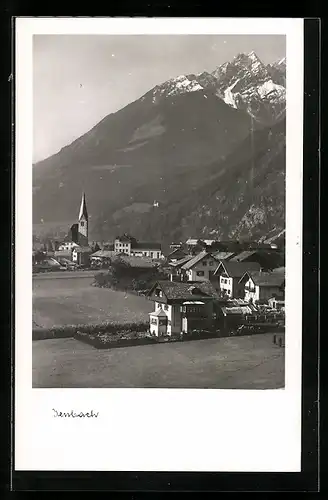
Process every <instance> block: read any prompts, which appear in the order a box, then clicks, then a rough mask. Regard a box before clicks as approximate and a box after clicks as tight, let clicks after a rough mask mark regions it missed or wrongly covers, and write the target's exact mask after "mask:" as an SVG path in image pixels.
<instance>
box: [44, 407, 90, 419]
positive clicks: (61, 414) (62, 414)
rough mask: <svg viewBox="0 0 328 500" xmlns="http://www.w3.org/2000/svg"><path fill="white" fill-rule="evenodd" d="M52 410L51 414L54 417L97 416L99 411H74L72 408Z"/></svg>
mask: <svg viewBox="0 0 328 500" xmlns="http://www.w3.org/2000/svg"><path fill="white" fill-rule="evenodd" d="M52 411H53V413H54V414H53V416H54V417H61V418H97V417H98V415H99V411H97V412H94V411H93V410H91V411H88V412H83V411H80V412H76V411H74V410H71V411H58V410H55V409H54V408H53V409H52Z"/></svg>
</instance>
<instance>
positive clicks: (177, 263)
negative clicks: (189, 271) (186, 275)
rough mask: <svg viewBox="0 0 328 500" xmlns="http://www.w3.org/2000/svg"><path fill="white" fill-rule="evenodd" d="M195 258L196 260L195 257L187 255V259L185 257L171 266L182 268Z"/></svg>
mask: <svg viewBox="0 0 328 500" xmlns="http://www.w3.org/2000/svg"><path fill="white" fill-rule="evenodd" d="M193 258H194V256H193V255H186V256H185V257H183V258H182V259H179V260H177V261H176V262H171V263H170V266H173V267H181V266H183V264H185V263H186V262H188V261H189V260H191V259H193Z"/></svg>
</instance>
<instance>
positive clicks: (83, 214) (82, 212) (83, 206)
mask: <svg viewBox="0 0 328 500" xmlns="http://www.w3.org/2000/svg"><path fill="white" fill-rule="evenodd" d="M82 217H85V218H86V219H88V211H87V204H86V202H85V193H82V200H81V207H80V213H79V220H80V219H82Z"/></svg>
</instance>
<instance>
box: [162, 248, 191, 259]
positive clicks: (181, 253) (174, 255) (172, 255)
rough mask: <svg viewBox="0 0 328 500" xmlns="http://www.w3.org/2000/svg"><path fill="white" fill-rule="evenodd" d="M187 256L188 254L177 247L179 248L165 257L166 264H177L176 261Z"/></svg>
mask: <svg viewBox="0 0 328 500" xmlns="http://www.w3.org/2000/svg"><path fill="white" fill-rule="evenodd" d="M187 255H188V253H187V252H185V251H184V250H182V248H180V247H179V248H176V249H174V250H173V251H172V252H170V253H169V254H168V255H167V257H166V259H167V261H168V262H177V261H178V260H181V259H183V258H184V257H186V256H187Z"/></svg>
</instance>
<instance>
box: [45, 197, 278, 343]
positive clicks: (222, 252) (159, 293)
mask: <svg viewBox="0 0 328 500" xmlns="http://www.w3.org/2000/svg"><path fill="white" fill-rule="evenodd" d="M88 226H89V221H88V212H87V207H86V200H85V195H84V194H83V195H82V201H81V207H80V212H79V218H78V222H77V223H76V224H73V225H72V226H71V228H70V231H69V233H68V235H67V237H66V238H65V239H64V240H63V241H62V242H61V243H60V244H59V245H58V247H57V248H56V249H55V250H54V251H53V252H52V255H51V256H49V262H50V261H52V264H51V265H53V266H56V265H57V264H58V265H59V266H63V265H67V266H69V265H79V266H85V267H96V268H97V267H98V268H104V267H108V266H110V264H111V262H112V261H113V260H115V259H116V258H118V257H119V258H120V259H123V260H124V261H126V262H127V263H128V264H129V265H131V266H132V267H139V268H145V269H146V268H150V267H160V268H161V270H162V271H164V272H166V274H167V276H168V279H167V280H165V281H163V280H162V281H159V282H157V283H155V284H154V285H153V287H152V288H151V290H150V291H149V292H148V298H149V299H150V300H153V301H154V311H153V312H152V313H150V331H151V332H152V333H153V334H154V335H161V334H167V335H172V334H175V333H180V332H187V331H190V329H197V328H203V329H204V328H206V325H207V326H208V327H210V325H213V322H214V323H215V322H217V321H218V318H220V319H221V320H222V318H226V319H227V318H234V319H236V318H241V317H242V318H245V317H248V316H254V315H260V314H262V313H263V311H264V312H266V314H269V312H270V311H271V312H275V313H277V312H279V313H282V314H283V312H284V306H285V302H284V298H285V267H284V252H281V251H280V250H279V249H278V248H277V246H276V245H274V244H272V243H271V244H269V245H265V244H262V245H258V244H257V243H256V242H255V243H254V244H252V245H250V244H248V247H247V248H246V247H244V248H242V247H241V246H240V244H239V243H238V242H217V241H215V240H199V239H195V238H190V239H188V240H187V241H186V242H184V243H182V242H180V243H176V244H172V245H171V248H170V251H169V253H168V254H167V255H164V254H163V251H162V247H161V244H160V243H154V242H140V241H137V240H136V239H135V238H134V237H133V236H131V235H128V234H123V235H122V236H117V237H116V238H115V240H114V242H112V243H108V244H107V245H104V246H103V247H102V248H101V247H100V246H99V244H97V245H96V246H95V245H90V244H89V238H88V229H89V228H88Z"/></svg>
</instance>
